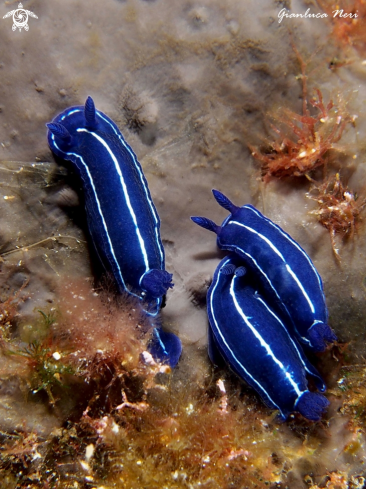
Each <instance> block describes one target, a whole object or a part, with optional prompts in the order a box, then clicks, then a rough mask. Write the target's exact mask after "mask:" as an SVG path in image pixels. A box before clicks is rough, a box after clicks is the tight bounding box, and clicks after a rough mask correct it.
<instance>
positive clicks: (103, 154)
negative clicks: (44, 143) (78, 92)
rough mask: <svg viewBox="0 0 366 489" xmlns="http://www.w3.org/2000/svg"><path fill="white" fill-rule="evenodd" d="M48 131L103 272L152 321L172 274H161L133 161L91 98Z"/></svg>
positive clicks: (146, 198) (146, 195) (153, 224)
mask: <svg viewBox="0 0 366 489" xmlns="http://www.w3.org/2000/svg"><path fill="white" fill-rule="evenodd" d="M47 127H48V130H49V131H48V143H49V145H50V148H51V150H52V151H53V153H55V155H56V156H58V157H60V158H62V159H63V160H68V161H71V162H72V163H73V165H74V167H75V169H76V171H77V173H78V174H79V176H80V178H81V181H82V184H83V192H84V198H85V208H86V215H87V222H88V229H89V232H90V236H91V239H92V242H93V245H94V247H95V250H96V253H97V255H98V257H99V259H100V261H101V264H102V266H103V267H104V268H105V269H106V270H107V271H108V272H111V273H112V275H113V277H114V279H115V281H116V283H117V286H118V288H119V291H120V292H127V293H128V294H131V295H133V296H136V297H138V298H139V299H140V300H141V303H142V305H143V309H144V311H145V312H146V313H147V314H148V315H150V316H156V315H157V313H158V312H159V310H160V308H161V305H162V300H163V296H164V295H165V294H166V292H167V290H168V289H169V288H170V287H173V284H172V274H170V273H168V272H167V271H166V270H165V255H164V248H163V245H162V242H161V239H160V220H159V216H158V213H157V211H156V209H155V206H154V204H153V201H152V199H151V195H150V191H149V188H148V185H147V182H146V179H145V176H144V174H143V172H142V168H141V165H140V163H139V162H138V161H137V158H136V155H135V154H134V152H133V151H132V149H131V147H130V146H129V145H128V144H127V143H126V141H125V140H124V138H123V136H122V134H121V132H120V131H119V129H118V127H117V125H116V124H115V123H114V122H113V121H112V120H111V119H110V118H109V117H107V116H106V115H105V114H103V112H100V111H99V110H96V109H95V106H94V102H93V100H92V98H91V97H88V98H87V100H86V103H85V106H75V107H69V108H68V109H66V110H65V111H64V112H62V113H61V114H59V115H58V116H56V117H55V118H54V119H53V121H52V122H51V123H49V124H47Z"/></svg>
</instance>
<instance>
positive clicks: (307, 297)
mask: <svg viewBox="0 0 366 489" xmlns="http://www.w3.org/2000/svg"><path fill="white" fill-rule="evenodd" d="M229 224H234V225H236V226H241V227H243V228H245V229H247V230H248V231H250V232H251V233H254V234H256V235H257V236H258V237H259V238H260V239H262V240H263V241H264V242H265V243H267V244H268V246H269V247H270V248H271V249H272V250H273V251H274V252H275V253H276V255H278V256H279V257H280V258H281V260H282V261H283V262H284V263H285V264H286V269H287V271H288V272H289V274H290V275H291V277H292V278H293V279H294V280H295V282H296V284H297V286H298V287H299V289H300V290H301V292H302V294H303V296H304V297H305V299H306V300H307V302H308V304H309V307H310V310H311V312H312V313H313V314H314V313H315V308H314V306H313V303H312V302H311V300H310V298H309V296H308V294H307V293H306V291H305V289H304V287H303V285H302V284H301V282H300V280H299V279H298V277H297V275H296V274H295V273H294V271H293V270H292V269H291V267H290V265H288V264H287V263H286V260H285V258H284V256H283V255H282V253H281V252H280V251H279V250H278V248H276V246H275V245H274V244H273V243H272V242H271V241H270V240H269V239H268V238H267V237H266V236H263V234H261V233H258V231H256V230H255V229H253V228H251V227H249V226H245V225H244V224H241V223H240V222H237V221H230V222H229ZM268 280H269V279H268ZM271 286H272V283H271ZM272 288H273V289H274V287H272ZM277 297H278V294H277Z"/></svg>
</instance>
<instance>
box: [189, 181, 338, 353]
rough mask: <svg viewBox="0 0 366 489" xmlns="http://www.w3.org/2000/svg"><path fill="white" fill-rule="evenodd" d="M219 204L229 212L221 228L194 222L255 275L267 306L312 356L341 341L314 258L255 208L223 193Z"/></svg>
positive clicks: (217, 194) (208, 222)
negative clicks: (330, 317)
mask: <svg viewBox="0 0 366 489" xmlns="http://www.w3.org/2000/svg"><path fill="white" fill-rule="evenodd" d="M213 194H214V197H215V199H216V201H217V202H218V203H219V204H220V205H221V206H222V207H224V208H225V209H226V210H228V211H229V212H230V215H229V216H228V217H227V218H226V219H225V220H224V222H223V223H222V225H221V226H218V225H217V224H215V223H214V222H213V221H211V220H209V219H206V218H205V217H192V218H191V219H192V220H193V221H194V222H195V223H196V224H198V225H199V226H201V227H203V228H205V229H209V230H210V231H213V232H214V233H216V234H217V244H218V246H219V248H221V249H223V250H229V251H232V252H235V253H237V254H238V255H239V256H240V257H241V258H242V259H243V260H244V262H245V265H246V266H247V267H248V268H250V269H251V270H253V272H255V274H256V276H257V277H258V279H259V280H260V281H261V284H262V287H263V289H264V291H265V295H266V300H267V302H269V303H271V304H273V307H274V308H276V307H279V308H280V309H281V311H282V314H283V317H285V316H287V319H286V320H285V323H286V325H289V326H290V327H291V325H292V329H293V331H294V333H295V334H296V336H297V338H298V339H299V340H300V341H301V342H302V343H304V344H305V345H306V346H307V347H308V348H309V349H311V350H313V351H316V352H317V351H323V350H324V349H325V347H326V342H327V341H328V342H332V341H335V340H336V336H335V334H334V333H333V331H332V329H331V328H330V327H329V326H328V324H327V320H328V310H327V307H326V304H325V297H324V292H323V284H322V280H321V278H320V275H319V274H318V272H317V271H316V269H315V267H314V265H313V263H312V261H311V259H310V257H309V256H308V255H307V254H306V252H305V251H304V250H303V249H302V248H301V246H300V245H299V244H298V243H296V241H294V240H293V239H292V238H291V237H290V236H289V235H288V234H287V233H285V232H284V231H283V230H282V229H281V228H280V227H279V226H277V225H276V224H274V223H273V222H272V221H271V220H270V219H268V218H267V217H265V216H263V214H261V213H260V212H259V211H258V210H257V209H256V208H255V207H253V206H252V205H249V204H248V205H244V206H243V207H237V206H236V205H234V204H233V203H232V202H230V200H229V199H228V198H227V197H226V196H225V195H223V194H222V193H221V192H219V191H218V190H213Z"/></svg>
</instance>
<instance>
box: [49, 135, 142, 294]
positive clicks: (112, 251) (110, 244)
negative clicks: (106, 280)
mask: <svg viewBox="0 0 366 489" xmlns="http://www.w3.org/2000/svg"><path fill="white" fill-rule="evenodd" d="M52 139H53V144H54V145H55V147H56V148H57V149H58V151H60V152H62V153H64V151H61V149H60V148H59V147H58V146H57V144H56V141H55V137H54V135H53V134H52ZM65 154H67V155H71V156H76V157H77V158H79V159H80V161H81V163H82V165H83V166H84V168H85V170H86V173H87V175H88V178H89V183H90V186H91V188H92V190H93V193H94V198H95V202H96V203H97V207H98V212H99V215H100V217H101V219H102V223H103V227H104V231H105V234H106V237H107V240H108V243H109V249H110V252H111V255H112V257H113V260H114V263H115V265H116V267H117V270H118V274H119V276H120V279H121V282H122V285H123V287H124V289H125V290H126V291H127V292H130V291H129V290H128V288H127V287H126V284H125V281H124V279H123V275H122V272H121V268H120V266H119V263H118V260H117V258H116V255H115V253H114V248H113V245H112V241H111V239H110V236H109V233H108V227H107V223H106V222H105V219H104V215H103V212H102V208H101V205H100V202H99V199H98V195H97V191H96V189H95V185H94V181H93V178H92V176H91V174H90V171H89V168H88V166H87V164H86V163H85V161H84V160H83V158H82V157H81V156H80V155H78V154H76V153H65ZM130 293H131V292H130ZM133 295H135V294H133ZM137 297H138V296H137Z"/></svg>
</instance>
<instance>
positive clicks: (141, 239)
mask: <svg viewBox="0 0 366 489" xmlns="http://www.w3.org/2000/svg"><path fill="white" fill-rule="evenodd" d="M77 132H86V133H88V134H90V135H91V136H93V137H95V138H96V139H97V140H98V141H99V142H100V143H102V145H103V146H104V147H105V149H106V150H107V151H108V153H109V155H110V157H111V158H112V161H113V163H114V166H115V168H116V171H117V173H118V176H119V179H120V182H121V185H122V188H123V194H124V197H125V199H126V204H127V207H128V210H129V212H130V215H131V218H132V220H133V223H134V225H135V232H136V235H137V238H138V240H139V243H140V250H141V252H142V256H143V259H144V263H145V268H146V272H147V271H149V269H150V267H149V261H148V258H147V252H146V247H145V242H144V240H143V238H142V236H141V233H140V229H139V227H138V225H137V219H136V214H135V212H134V210H133V207H132V204H131V201H130V196H129V195H128V191H127V186H126V183H125V181H124V178H123V176H122V172H121V168H120V166H119V164H118V161H117V158H116V157H115V156H114V154H113V151H112V150H111V148H110V147H109V146H108V144H107V143H106V142H105V141H104V139H103V138H101V137H100V136H99V135H98V134H96V133H95V132H91V131H88V129H83V128H79V129H77Z"/></svg>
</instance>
